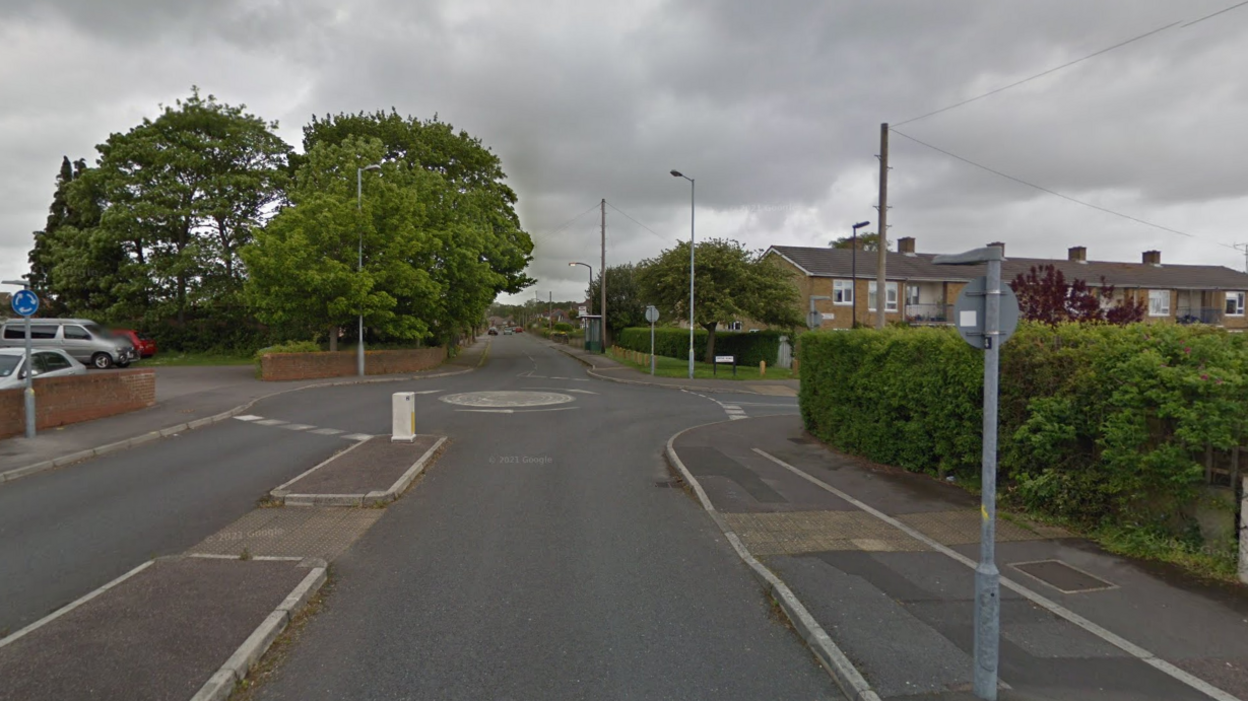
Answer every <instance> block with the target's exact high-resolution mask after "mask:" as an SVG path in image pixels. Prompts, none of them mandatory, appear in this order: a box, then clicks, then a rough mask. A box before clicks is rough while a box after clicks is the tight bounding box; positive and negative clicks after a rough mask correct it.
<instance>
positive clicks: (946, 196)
mask: <svg viewBox="0 0 1248 701" xmlns="http://www.w3.org/2000/svg"><path fill="white" fill-rule="evenodd" d="M1233 4H1234V0H1187V1H1185V2H1182V3H1177V2H1172V1H1167V0H1115V1H1109V0H1106V1H1101V2H1097V1H1092V0H1034V1H1027V2H1023V1H1011V2H1000V1H998V0H982V1H978V2H972V1H969V0H967V1H960V2H943V1H942V2H935V1H932V0H909V1H903V0H893V1H890V2H887V3H882V2H826V1H822V2H820V1H813V0H812V1H804V0H781V1H779V2H774V3H761V2H756V1H754V0H686V1H682V2H674V1H673V2H658V1H644V2H590V1H588V0H575V1H564V0H556V1H554V2H543V3H540V4H539V3H529V2H514V1H513V2H508V1H505V0H450V1H447V2H437V1H434V0H417V1H413V0H353V1H352V2H349V3H348V2H330V1H329V0H197V1H192V0H187V1H185V2H168V1H167V0H111V1H110V2H100V1H99V0H44V2H40V3H30V2H15V1H14V0H0V94H3V96H4V99H3V100H0V163H3V164H4V167H3V169H0V188H2V191H3V192H4V197H3V199H2V200H0V202H3V205H0V276H3V277H4V278H6V279H7V278H12V277H14V276H17V275H20V274H22V273H24V272H25V271H26V254H27V252H28V250H29V248H30V246H31V241H32V238H31V232H32V231H34V230H36V229H39V228H41V227H42V225H43V221H44V218H45V216H46V213H47V207H48V204H49V203H50V201H51V197H52V190H53V182H54V178H55V174H56V172H57V170H58V168H59V164H60V159H61V156H62V155H68V156H69V157H70V158H71V159H72V158H79V157H86V158H88V159H89V160H91V161H94V159H95V156H96V154H95V151H94V146H95V144H98V143H100V142H102V141H104V140H105V139H106V138H107V137H108V135H109V134H110V133H112V132H117V131H125V130H127V129H129V128H130V127H132V126H133V125H135V124H137V123H138V122H139V121H140V120H141V119H142V118H143V117H144V116H155V114H156V113H157V110H158V108H157V105H158V104H162V103H163V104H170V103H172V102H173V101H174V100H176V99H177V98H179V97H185V96H186V95H188V94H189V92H190V87H191V86H192V85H198V86H199V87H200V88H201V90H202V91H204V92H206V93H211V94H214V95H216V96H217V97H218V98H220V99H222V100H224V101H226V102H229V103H231V104H238V103H244V104H246V105H247V106H248V107H249V108H250V109H251V111H253V112H255V113H256V114H259V115H260V116H262V117H264V118H266V119H270V120H278V121H279V122H280V123H281V130H280V133H281V135H282V136H283V137H284V138H285V139H286V140H287V141H289V142H290V143H292V144H294V145H297V144H298V142H299V136H300V134H299V129H300V127H301V126H302V125H303V124H305V123H306V122H307V121H308V120H309V118H310V116H311V115H312V114H314V113H315V114H325V113H330V112H339V111H358V110H374V109H379V108H389V107H391V106H393V107H395V108H397V109H398V110H399V111H400V112H401V113H404V114H412V115H416V116H420V117H430V116H432V115H433V114H434V113H437V114H438V115H439V116H440V117H441V118H442V119H444V120H446V121H449V122H450V123H452V124H454V125H455V126H456V127H458V128H463V129H466V130H468V131H469V132H471V133H472V134H474V135H476V136H479V137H480V138H481V139H483V140H484V141H485V143H486V144H488V145H490V146H491V147H492V148H493V149H494V150H495V151H496V152H497V153H498V154H499V155H500V156H501V157H502V160H503V165H504V168H505V170H506V171H507V173H508V175H509V182H510V184H511V185H512V187H514V188H515V189H516V191H517V192H518V194H519V196H520V202H519V212H520V216H521V221H522V222H523V224H524V226H525V228H526V229H527V230H528V231H529V232H530V233H531V234H532V235H533V238H534V240H535V242H536V244H537V248H536V250H535V251H534V256H535V260H534V262H533V265H532V267H531V274H532V275H534V276H535V277H537V278H538V279H539V280H540V282H539V283H538V285H537V287H536V290H537V291H538V293H539V294H540V296H541V297H542V298H543V299H545V298H546V296H547V293H548V292H551V291H553V293H554V296H555V298H556V299H559V298H573V297H578V296H580V295H581V294H583V290H584V280H585V275H586V273H585V270H584V268H569V267H568V266H567V263H568V261H571V260H582V261H585V262H590V263H593V265H594V267H595V269H597V267H598V257H599V253H598V241H599V233H598V215H597V212H596V211H593V212H590V213H588V214H586V215H585V216H583V217H581V218H579V219H576V220H575V221H574V222H573V223H572V224H571V225H570V226H567V227H566V228H563V229H562V230H559V229H560V227H561V226H562V225H564V224H565V223H566V222H568V221H569V220H571V219H573V218H574V217H576V215H578V214H580V213H582V212H585V211H586V210H589V209H591V208H595V207H596V205H597V203H598V201H599V200H600V199H601V198H604V197H605V198H606V199H607V201H608V202H609V203H611V204H612V205H614V206H615V207H618V208H619V209H620V210H622V211H624V212H626V213H628V214H629V215H631V216H632V217H633V218H635V219H636V220H638V221H640V222H642V223H643V224H644V225H645V226H646V227H648V228H649V229H650V230H653V231H650V230H647V229H646V228H643V227H641V226H638V225H636V224H634V223H633V222H631V221H629V220H628V219H626V218H625V217H623V216H621V215H620V214H619V213H618V212H617V211H616V210H614V209H610V208H609V209H608V210H607V227H608V251H607V257H608V263H609V264H615V263H619V262H625V261H636V260H640V259H642V258H646V257H649V256H652V255H655V254H656V253H658V252H659V251H660V250H661V249H663V248H665V247H668V246H670V245H672V244H673V243H674V242H675V241H676V240H677V239H678V238H687V237H688V227H689V188H688V183H686V182H685V181H683V180H676V179H674V178H672V177H671V176H669V175H668V171H669V170H671V169H673V168H676V169H679V170H682V171H684V172H685V173H687V174H689V175H691V176H693V177H695V178H697V181H698V209H697V223H698V228H697V230H698V236H699V238H702V237H711V236H720V237H731V238H736V239H738V240H740V241H742V242H744V243H746V244H748V245H750V246H752V247H758V248H762V247H765V246H767V245H769V244H772V243H785V244H799V245H825V244H826V243H827V242H828V241H829V240H831V239H833V238H836V237H839V236H842V235H844V234H845V233H846V232H847V231H848V228H849V225H850V224H851V223H853V222H855V221H859V220H863V219H869V220H871V221H873V222H874V221H875V220H876V213H875V210H874V205H875V204H876V203H877V193H876V188H877V182H878V171H877V165H876V159H875V154H877V153H878V152H879V124H880V123H881V122H885V121H888V122H892V123H900V122H902V121H905V120H907V119H909V118H911V117H915V116H917V115H920V114H924V113H927V112H930V111H932V110H935V109H938V108H940V107H943V106H945V105H948V104H951V103H954V102H958V101H960V100H963V99H966V98H968V97H972V96H974V95H977V94H980V93H982V92H985V91H987V90H991V89H993V88H996V87H1000V86H1002V85H1006V84H1009V83H1011V82H1013V81H1016V80H1019V79H1021V78H1025V77H1027V76H1030V75H1032V74H1035V73H1038V72H1040V71H1042V70H1045V69H1047V68H1051V67H1053V66H1057V65H1060V64H1062V63H1065V62H1067V61H1071V60H1073V59H1076V58H1079V57H1081V56H1085V55H1087V54H1089V53H1092V52H1094V51H1097V50H1099V49H1103V48H1105V47H1108V46H1111V45H1113V44H1116V43H1118V42H1121V41H1124V40H1126V39H1129V38H1131V37H1135V36H1137V35H1139V34H1143V33H1145V32H1148V31H1150V30H1153V29H1157V28H1160V27H1164V26H1167V25H1171V24H1172V23H1176V22H1178V23H1180V25H1181V24H1182V23H1185V22H1190V21H1193V20H1197V19H1200V18H1201V17H1204V16H1206V15H1209V14H1210V13H1213V12H1216V11H1218V10H1220V9H1223V8H1225V7H1228V6H1230V5H1233ZM1180 25H1174V26H1171V27H1170V28H1168V29H1165V30H1164V31H1161V32H1158V33H1157V34H1155V35H1153V36H1151V37H1149V38H1146V39H1143V40H1141V41H1138V42H1135V43H1133V44H1130V45H1129V46H1126V47H1124V48H1121V49H1117V50H1115V51H1112V52H1109V53H1107V54H1104V55H1102V56H1099V57H1096V58H1094V59H1091V60H1089V61H1086V62H1083V63H1080V64H1079V65H1077V66H1074V67H1072V68H1068V69H1065V70H1062V71H1059V72H1057V73H1054V74H1053V75H1050V76H1046V77H1043V78H1040V79H1038V80H1034V81H1031V82H1029V83H1027V84H1025V85H1023V86H1020V87H1018V88H1014V89H1011V90H1009V91H1006V92H1003V93H1001V94H999V95H995V96H992V97H989V98H986V99H983V100H979V101H977V102H974V103H972V104H969V105H967V106H965V107H961V108H958V109H955V110H951V111H948V112H945V113H942V114H939V115H936V116H932V117H929V118H926V119H922V120H918V121H915V122H913V123H910V124H906V125H904V126H900V127H898V129H899V131H900V132H902V133H905V134H909V135H910V136H913V137H915V138H917V139H920V140H922V141H926V142H928V143H930V144H933V145H936V146H939V147H941V148H943V149H945V150H948V151H950V152H952V153H956V154H958V155H961V156H963V157H965V158H969V159H971V160H974V161H978V162H980V163H983V164H985V165H988V166H991V167H993V168H996V169H999V170H1001V171H1004V172H1006V173H1009V174H1011V175H1014V176H1016V177H1019V178H1022V179H1024V180H1027V181H1030V182H1033V183H1036V184H1039V185H1042V186H1044V187H1047V188H1050V189H1052V190H1056V191H1059V192H1062V193H1065V194H1068V195H1070V196H1072V197H1075V198H1078V199H1081V200H1086V201H1088V202H1091V203H1094V204H1096V205H1098V206H1101V207H1105V208H1109V209H1113V210H1117V211H1121V212H1124V213H1127V214H1130V215H1132V216H1135V217H1138V218H1141V219H1145V220H1148V221H1150V222H1154V223H1156V224H1159V225H1162V226H1165V227H1168V228H1171V229H1176V230H1179V231H1182V232H1186V233H1188V234H1191V236H1190V237H1189V236H1182V235H1179V234H1174V233H1169V232H1166V231H1162V230H1159V229H1156V228H1150V227H1148V226H1144V225H1141V224H1138V223H1134V222H1131V221H1128V220H1125V219H1121V218H1118V217H1115V216H1112V215H1110V214H1105V213H1102V212H1098V211H1095V210H1092V209H1088V208H1086V207H1082V206H1079V205H1077V204H1074V203H1071V202H1068V201H1065V200H1062V199H1059V198H1056V197H1053V196H1051V195H1046V194H1043V193H1040V192H1037V191H1035V190H1032V189H1030V188H1027V187H1025V186H1022V185H1019V184H1017V183H1013V182H1010V181H1008V180H1004V179H1001V178H998V177H997V176H994V175H991V174H989V173H985V172H983V171H980V170H977V169H975V168H973V167H971V166H968V165H966V164H964V163H961V162H959V161H956V160H954V159H951V158H949V157H948V156H945V155H942V154H940V153H937V152H934V151H931V150H929V149H927V148H925V147H923V146H921V145H919V144H917V143H914V142H912V141H910V140H908V139H905V138H903V137H901V136H899V135H896V134H894V136H893V138H892V142H891V148H890V152H891V165H892V166H893V171H892V179H891V183H890V204H891V205H892V209H891V210H890V214H889V216H890V222H889V223H890V225H891V226H890V232H889V233H890V237H892V238H896V237H899V236H914V237H915V238H916V239H917V240H918V248H919V250H921V251H928V252H951V251H957V250H960V249H964V248H969V247H974V246H978V245H982V244H984V243H987V242H989V241H994V240H1002V241H1005V242H1006V243H1007V252H1008V253H1009V254H1011V255H1013V256H1035V257H1063V256H1065V250H1066V247H1068V246H1073V245H1086V246H1088V249H1089V251H1088V254H1089V257H1090V258H1094V259H1099V260H1127V261H1138V260H1139V256H1140V252H1141V251H1144V250H1147V249H1151V248H1157V249H1160V250H1161V251H1162V259H1163V262H1170V263H1202V264H1215V265H1226V266H1228V267H1234V268H1237V269H1242V267H1243V266H1244V257H1243V255H1242V254H1241V253H1239V252H1237V251H1235V250H1234V249H1232V248H1230V247H1229V246H1230V245H1231V244H1234V243H1239V242H1245V241H1248V227H1246V226H1245V224H1244V222H1245V221H1248V190H1246V189H1245V185H1246V184H1248V177H1245V175H1246V170H1248V166H1245V161H1246V159H1245V156H1246V155H1248V153H1246V152H1248V82H1246V81H1248V79H1246V78H1245V76H1246V75H1248V73H1245V70H1244V68H1245V67H1246V66H1248V41H1246V40H1245V39H1248V7H1243V8H1239V9H1236V10H1232V11H1229V12H1225V13H1223V14H1220V15H1217V16H1215V17H1211V18H1209V19H1206V20H1204V21H1201V22H1199V23H1197V24H1193V25H1191V26H1188V27H1182V26H1180ZM872 228H874V227H872ZM556 232H557V233H556ZM532 295H533V292H532V291H530V292H528V293H527V294H526V295H524V296H528V297H532Z"/></svg>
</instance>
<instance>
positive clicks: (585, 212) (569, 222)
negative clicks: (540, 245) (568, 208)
mask: <svg viewBox="0 0 1248 701" xmlns="http://www.w3.org/2000/svg"><path fill="white" fill-rule="evenodd" d="M595 209H598V205H597V204H595V205H594V206H592V207H590V208H589V209H587V210H585V211H584V212H581V213H580V214H578V215H576V216H575V217H572V218H571V219H569V220H568V221H567V222H565V223H564V225H563V226H561V227H559V228H558V229H555V230H554V231H552V232H550V234H551V235H554V234H557V233H559V232H560V231H563V230H564V229H566V228H568V227H569V226H572V224H573V223H575V222H576V220H577V219H580V218H581V217H583V216H585V215H586V214H589V213H590V212H592V211H594V210H595Z"/></svg>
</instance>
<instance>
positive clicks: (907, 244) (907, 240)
mask: <svg viewBox="0 0 1248 701" xmlns="http://www.w3.org/2000/svg"><path fill="white" fill-rule="evenodd" d="M897 252H898V253H904V254H906V255H908V256H912V255H914V237H913V236H903V237H901V238H899V239H897Z"/></svg>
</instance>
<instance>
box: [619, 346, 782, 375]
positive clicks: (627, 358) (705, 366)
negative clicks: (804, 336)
mask: <svg viewBox="0 0 1248 701" xmlns="http://www.w3.org/2000/svg"><path fill="white" fill-rule="evenodd" d="M607 355H608V356H609V357H610V358H611V359H612V360H615V361H616V362H619V363H622V364H624V365H627V366H629V367H631V368H633V369H635V370H639V371H641V372H645V373H649V372H650V365H649V363H648V362H637V361H636V360H633V358H634V357H636V356H634V355H633V354H631V353H629V352H627V351H621V350H619V349H616V348H612V349H611V350H610V352H608V353H607ZM642 357H644V356H642ZM654 374H655V376H657V377H686V378H687V377H689V361H688V360H681V359H678V358H667V357H664V356H655V369H654ZM693 377H694V378H695V379H705V380H742V381H754V382H757V381H759V380H791V379H793V373H792V371H790V370H788V369H785V368H773V367H769V368H767V373H766V374H765V375H759V373H758V366H757V365H750V366H744V365H739V366H737V374H736V376H735V377H734V376H733V374H732V366H731V365H720V366H718V367H716V366H713V365H711V364H709V363H698V362H695V363H694V364H693Z"/></svg>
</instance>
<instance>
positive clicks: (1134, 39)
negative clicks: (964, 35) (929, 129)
mask: <svg viewBox="0 0 1248 701" xmlns="http://www.w3.org/2000/svg"><path fill="white" fill-rule="evenodd" d="M1245 1H1246V2H1248V0H1245ZM1180 21H1181V20H1180ZM1178 24H1179V22H1171V23H1170V24H1167V25H1166V26H1164V27H1158V28H1156V29H1153V30H1151V31H1148V32H1145V33H1143V34H1141V35H1139V36H1137V37H1132V38H1130V39H1127V40H1126V41H1123V42H1119V43H1117V44H1114V45H1113V46H1110V47H1108V48H1105V49H1101V50H1100V51H1097V52H1095V53H1090V54H1088V55H1087V56H1084V57H1083V58H1077V59H1075V60H1073V61H1070V62H1068V63H1063V64H1062V65H1060V66H1056V67H1054V68H1050V69H1048V70H1047V71H1043V72H1041V73H1037V74H1035V75H1033V76H1031V77H1029V78H1023V79H1022V80H1018V81H1015V82H1013V83H1010V84H1009V85H1004V86H1002V87H999V88H996V89H995V90H989V91H988V92H986V93H984V94H982V95H976V96H975V97H972V98H968V99H966V100H963V101H961V102H956V103H954V104H952V105H949V106H947V107H941V108H940V109H938V110H933V111H931V112H928V113H927V114H921V115H919V116H917V117H911V118H910V119H907V120H906V121H904V122H897V123H896V124H894V126H902V125H903V124H909V123H910V122H917V121H919V120H920V119H926V118H928V117H931V116H933V115H937V114H940V113H941V112H948V111H949V110H952V109H957V108H958V107H961V106H963V105H969V104H970V103H972V102H975V101H976V100H982V99H984V98H985V97H991V96H992V95H996V94H997V93H999V92H1004V91H1006V90H1009V89H1010V88H1016V87H1018V86H1020V85H1022V84H1023V83H1029V82H1031V81H1033V80H1035V79H1037V78H1043V77H1044V76H1046V75H1049V74H1050V73H1056V72H1058V71H1060V70H1062V69H1063V68H1070V67H1071V66H1073V65H1075V64H1077V63H1083V62H1084V61H1087V60H1088V59H1090V58H1095V57H1097V56H1100V55H1101V54H1106V53H1109V52H1110V51H1113V50H1114V49H1118V48H1122V47H1124V46H1126V45H1127V44H1131V43H1134V42H1137V41H1139V40H1141V39H1145V38H1147V37H1150V36H1152V35H1154V34H1157V33H1158V32H1163V31H1165V30H1167V29H1170V28H1171V27H1174V26H1176V25H1178Z"/></svg>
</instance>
